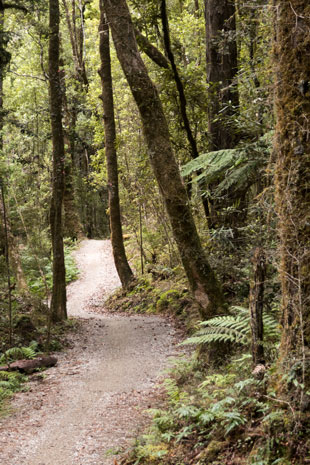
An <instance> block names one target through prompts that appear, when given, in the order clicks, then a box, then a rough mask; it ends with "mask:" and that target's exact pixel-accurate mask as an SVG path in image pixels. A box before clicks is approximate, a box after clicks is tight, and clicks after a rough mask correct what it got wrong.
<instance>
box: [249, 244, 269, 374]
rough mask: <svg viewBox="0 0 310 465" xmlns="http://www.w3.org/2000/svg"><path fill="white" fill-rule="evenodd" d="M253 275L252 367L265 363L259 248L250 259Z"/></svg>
mask: <svg viewBox="0 0 310 465" xmlns="http://www.w3.org/2000/svg"><path fill="white" fill-rule="evenodd" d="M252 263H253V268H254V273H253V275H254V276H253V281H252V283H251V291H250V312H251V333H252V359H253V365H254V367H255V366H257V365H260V364H264V363H265V356H264V346H263V339H264V325H263V310H264V285H265V272H266V263H265V254H264V251H263V250H262V249H261V247H257V248H256V249H255V252H254V254H253V258H252Z"/></svg>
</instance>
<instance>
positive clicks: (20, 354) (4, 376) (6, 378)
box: [0, 341, 40, 416]
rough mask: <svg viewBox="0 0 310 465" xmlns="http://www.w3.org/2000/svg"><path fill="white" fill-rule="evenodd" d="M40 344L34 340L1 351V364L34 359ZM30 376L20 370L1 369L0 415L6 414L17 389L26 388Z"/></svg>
mask: <svg viewBox="0 0 310 465" xmlns="http://www.w3.org/2000/svg"><path fill="white" fill-rule="evenodd" d="M39 353H40V351H39V346H38V344H37V343H36V342H35V341H33V342H32V343H31V344H30V345H29V346H28V347H12V348H11V349H7V350H6V351H5V352H3V353H2V354H1V353H0V365H9V364H10V363H12V362H14V361H15V360H18V359H33V358H35V357H36V356H37V355H38V354H39ZM27 380H28V377H27V376H25V375H23V374H21V373H19V372H18V371H0V416H1V415H2V414H4V412H5V407H6V402H7V400H8V399H9V398H10V397H11V396H12V394H14V393H15V392H17V391H20V390H22V389H24V384H25V382H26V381H27Z"/></svg>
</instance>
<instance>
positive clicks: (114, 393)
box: [0, 240, 176, 465]
mask: <svg viewBox="0 0 310 465" xmlns="http://www.w3.org/2000/svg"><path fill="white" fill-rule="evenodd" d="M76 260H77V263H78V266H79V268H80V270H81V276H80V278H79V279H78V280H77V281H76V282H74V283H72V284H71V285H70V286H69V288H68V312H69V315H70V316H74V317H78V318H80V319H81V329H80V330H79V331H78V333H76V334H73V335H72V336H71V337H72V341H71V344H72V347H71V348H70V349H69V350H68V351H66V352H64V353H61V354H58V355H59V362H58V365H57V366H56V367H54V368H51V369H49V370H48V371H47V372H46V377H45V378H43V380H42V378H41V377H40V376H33V379H32V381H31V382H30V390H29V391H27V392H24V393H18V394H17V395H16V396H15V398H14V401H13V404H12V406H13V413H12V414H11V415H10V416H9V417H7V418H4V419H2V420H0V465H110V464H113V463H114V458H115V457H117V452H118V451H119V450H121V449H122V448H124V447H126V446H127V445H128V443H129V442H130V439H131V438H132V437H134V436H135V433H136V432H137V430H138V428H139V427H141V424H142V423H143V422H144V419H145V416H144V413H143V410H144V409H145V408H148V407H150V406H152V402H153V400H154V399H155V398H156V389H157V388H156V387H155V384H156V380H157V379H158V376H159V374H160V372H161V371H162V369H163V368H164V367H165V366H167V363H168V357H169V356H171V355H172V356H174V355H176V350H175V346H174V344H175V334H174V330H173V328H172V327H171V326H170V324H169V323H168V322H167V321H166V320H164V319H162V318H159V317H156V316H126V315H110V314H109V313H107V312H106V311H105V310H104V308H101V305H102V296H103V295H108V294H109V293H111V292H112V291H113V290H114V289H115V288H116V287H118V286H119V280H118V277H117V274H116V270H115V268H114V263H113V258H112V253H111V246H110V242H109V241H97V240H85V241H83V242H82V244H81V246H80V248H79V249H78V251H77V252H76ZM92 308H96V312H95V313H94V312H92V311H91V309H92ZM98 310H99V311H98Z"/></svg>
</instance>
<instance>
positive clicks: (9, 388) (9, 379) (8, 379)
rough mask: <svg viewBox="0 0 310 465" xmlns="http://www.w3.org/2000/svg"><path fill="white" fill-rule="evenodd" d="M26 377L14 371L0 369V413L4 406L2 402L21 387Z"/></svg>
mask: <svg viewBox="0 0 310 465" xmlns="http://www.w3.org/2000/svg"><path fill="white" fill-rule="evenodd" d="M25 381H27V377H26V376H24V375H21V374H20V373H18V372H14V371H11V372H9V371H0V415H1V413H2V411H3V408H4V402H5V400H6V399H8V398H9V397H10V396H11V395H12V394H14V392H17V391H19V390H20V389H21V387H22V385H23V383H25Z"/></svg>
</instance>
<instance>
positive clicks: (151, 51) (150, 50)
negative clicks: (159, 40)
mask: <svg viewBox="0 0 310 465" xmlns="http://www.w3.org/2000/svg"><path fill="white" fill-rule="evenodd" d="M135 36H136V40H137V42H138V45H139V47H140V49H141V50H142V52H144V53H145V54H146V55H147V56H148V57H149V58H150V59H151V60H153V61H154V63H156V64H157V65H158V66H160V67H161V68H165V69H169V68H170V65H169V61H168V60H167V58H166V57H165V55H163V54H162V53H161V51H159V50H158V48H156V47H155V46H154V45H153V44H151V42H150V41H149V40H148V39H147V38H146V37H145V36H144V35H143V34H142V32H140V31H139V29H137V28H136V27H135Z"/></svg>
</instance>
